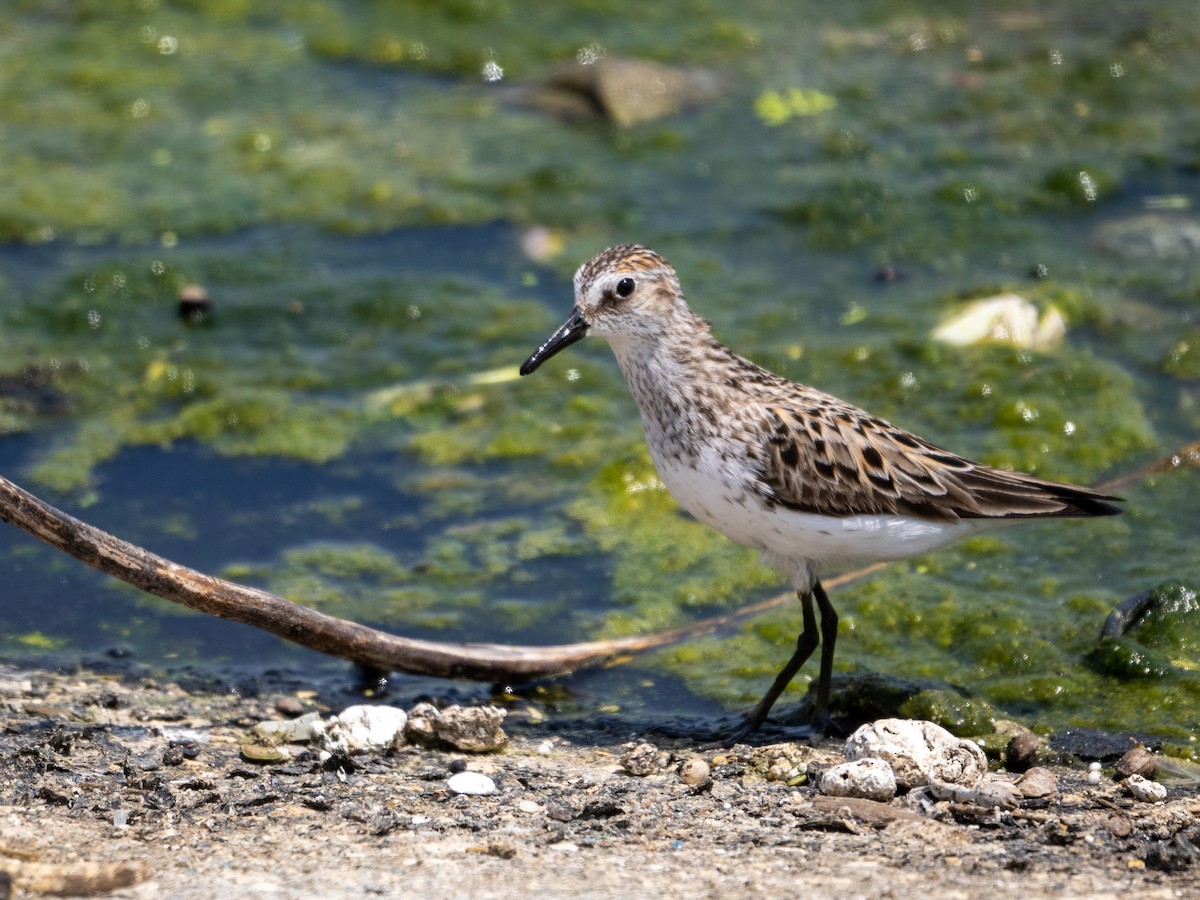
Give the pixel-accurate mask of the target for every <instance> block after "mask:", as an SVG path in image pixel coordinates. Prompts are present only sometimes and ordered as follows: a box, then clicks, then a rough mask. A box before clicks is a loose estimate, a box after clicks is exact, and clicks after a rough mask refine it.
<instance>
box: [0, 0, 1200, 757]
mask: <svg viewBox="0 0 1200 900" xmlns="http://www.w3.org/2000/svg"><path fill="white" fill-rule="evenodd" d="M1197 58H1200V19H1198V18H1197V17H1196V15H1195V5H1194V3H1192V2H1184V0H1178V2H1170V0H1167V2H1160V3H1154V4H1130V3H1118V2H1094V0H1089V2H1061V3H1055V4H1046V3H1032V2H987V3H982V2H980V3H970V2H968V3H934V2H905V3H896V2H882V0H879V2H868V0H847V2H842V3H838V4H826V3H817V2H791V3H786V4H785V3H780V2H766V0H737V2H733V0H729V2H726V0H695V2H663V3H658V4H646V3H632V2H624V0H602V2H594V3H589V4H586V5H583V6H576V5H564V4H549V3H543V4H520V5H519V4H515V3H511V2H490V0H449V2H444V0H440V2H416V0H414V2H400V0H389V2H385V0H377V2H367V0H310V2H305V3H293V2H284V0H274V2H272V0H263V2H254V3H251V2H248V0H215V2H213V0H204V2H199V0H116V2H114V0H103V2H101V0H40V2H35V0H7V2H6V3H5V4H4V9H3V11H0V473H2V474H4V475H5V476H6V477H9V478H11V479H13V480H15V481H16V482H18V483H19V484H22V485H23V486H25V487H27V488H29V489H31V490H33V491H34V492H35V493H38V494H39V495H40V496H43V497H45V498H46V499H48V500H49V501H51V502H53V503H55V504H56V505H58V506H60V507H62V508H64V509H66V510H67V511H69V512H71V513H73V514H75V515H78V516H79V517H81V518H83V519H85V520H87V521H89V522H91V523H93V524H95V525H98V526H99V527H101V528H105V529H107V530H110V531H112V532H113V533H115V534H117V535H119V536H121V537H124V538H126V539H128V540H131V541H133V542H135V543H138V544H141V545H143V546H146V547H147V548H149V549H151V550H153V551H155V552H157V553H160V554H163V555H165V556H167V557H169V558H171V559H173V560H176V561H178V562H181V563H184V564H186V565H190V566H193V567H196V568H199V569H201V570H204V571H206V572H210V573H213V574H219V575H222V576H224V577H228V578H233V579H236V580H238V581H241V582H244V583H247V584H254V585H259V586H262V587H265V588H268V589H270V590H272V591H275V592H277V593H280V594H283V595H284V596H287V597H289V598H291V599H294V600H296V601H298V602H301V603H304V604H307V605H310V606H313V607H316V608H319V609H321V610H323V611H325V612H329V613H332V614H334V615H338V616H342V617H346V618H351V619H355V620H357V621H360V622H364V623H368V624H371V625H376V626H380V627H383V628H387V629H390V630H393V631H396V632H398V633H402V634H405V635H410V636H419V637H428V638H436V639H444V640H454V641H458V640H481V641H494V642H519V643H547V642H570V641H577V640H590V639H596V638H601V637H608V636H618V635H625V634H638V633H646V632H651V631H655V630H659V629H662V628H666V627H671V626H675V625H679V624H683V623H685V622H687V621H690V620H693V619H697V618H701V617H704V616H707V615H713V614H716V613H720V612H724V611H727V610H730V609H734V608H736V607H738V606H740V605H742V604H744V603H746V602H749V601H753V600H760V599H763V598H765V597H769V596H772V595H774V594H776V593H778V592H780V591H781V590H783V587H784V586H783V584H782V582H781V580H780V579H779V578H778V577H777V576H776V575H774V574H773V573H771V572H770V571H768V570H765V569H763V568H762V567H760V566H759V565H758V563H757V562H756V560H755V558H754V555H753V554H751V553H749V552H748V551H745V550H743V549H742V548H740V547H737V546H735V545H733V544H731V543H730V542H729V541H727V540H726V539H724V538H723V537H721V536H720V535H718V534H717V533H716V532H713V531H711V530H709V529H707V528H705V527H703V526H700V525H698V524H696V523H694V522H691V521H690V520H688V519H686V518H685V517H683V516H682V515H681V514H680V513H679V512H678V511H677V508H676V506H675V504H674V503H673V501H672V500H671V499H670V498H669V496H668V495H667V494H665V493H664V492H663V491H662V490H661V488H660V487H659V486H658V485H657V482H656V481H655V478H654V472H653V468H652V466H651V465H650V462H649V459H648V456H647V454H646V450H645V447H644V443H643V440H642V435H641V428H640V425H639V422H638V418H637V413H636V409H635V407H634V405H633V401H632V400H631V399H630V397H629V395H628V391H627V388H626V387H625V384H624V381H623V380H622V378H621V376H620V374H619V372H618V371H617V368H616V365H615V363H614V362H613V360H612V358H611V354H610V353H609V351H608V349H607V347H606V346H605V345H604V344H603V342H601V341H596V342H595V343H592V342H585V343H584V344H582V345H579V346H577V347H576V348H573V349H572V351H570V353H569V354H565V355H563V356H562V357H560V358H558V359H555V360H554V361H553V363H552V364H550V365H548V366H546V367H545V368H544V369H542V370H541V371H539V372H538V374H537V375H536V376H535V377H533V378H529V379H519V380H518V379H517V378H516V366H517V365H518V364H519V363H520V362H521V361H523V360H524V359H525V357H526V356H527V355H528V354H529V352H531V351H532V349H533V348H534V347H535V346H536V345H537V343H539V342H540V341H541V340H543V339H544V338H545V336H546V335H547V334H548V333H549V332H550V330H551V329H552V328H554V327H555V326H556V325H557V324H558V323H559V322H560V321H561V320H562V318H563V317H564V316H565V314H566V312H567V311H568V310H569V308H570V306H571V288H570V275H571V273H572V272H573V271H574V269H575V268H576V267H577V266H578V265H579V264H580V263H581V262H582V261H583V260H585V259H586V258H587V257H589V256H591V255H592V254H593V253H595V252H597V251H598V250H600V249H602V248H604V247H605V246H607V245H609V244H612V243H619V242H632V241H636V242H640V243H644V244H648V245H650V246H652V247H654V248H655V249H657V250H659V251H660V252H662V253H663V254H664V255H666V256H667V258H668V259H670V260H671V261H672V262H673V263H674V265H675V266H676V268H677V269H678V270H679V271H680V274H681V278H682V280H683V285H684V288H685V291H686V292H687V294H688V297H689V300H690V302H691V304H692V306H693V307H694V308H695V309H696V310H697V311H698V312H699V313H700V314H701V315H704V316H705V317H707V318H709V319H711V320H712V322H713V325H714V328H715V331H716V333H717V334H718V336H719V337H720V338H721V339H722V340H724V341H725V342H726V343H728V344H730V345H732V346H733V347H734V348H735V349H736V350H738V351H739V352H741V353H743V354H744V355H746V356H749V357H750V358H752V359H754V360H755V361H757V362H759V363H761V364H763V365H766V366H768V367H770V368H773V369H775V370H776V371H779V372H781V373H783V374H785V375H787V376H788V377H791V378H793V379H796V380H800V381H804V382H807V383H811V384H814V385H817V386H819V387H821V388H822V389H824V390H827V391H830V392H832V393H835V394H838V395H839V396H842V397H845V398H846V399H849V400H851V401H853V402H855V403H858V404H859V405H862V406H865V407H867V408H868V409H870V410H871V411H872V412H875V413H877V414H879V415H882V416H885V417H887V418H889V419H891V420H892V421H894V422H896V423H897V424H900V425H902V426H904V427H906V428H909V429H912V430H915V431H917V432H919V433H921V434H923V435H925V436H926V437H929V438H931V439H933V440H935V441H937V442H938V443H941V444H943V445H946V446H948V447H950V448H952V449H954V450H956V451H959V452H963V453H965V454H967V455H970V456H973V457H976V458H980V459H983V460H985V461H987V462H989V463H993V464H996V465H1002V466H1012V467H1015V468H1020V469H1024V470H1028V471H1033V472H1036V473H1038V474H1041V475H1044V476H1046V477H1052V478H1062V479H1068V480H1074V481H1078V482H1081V483H1090V482H1095V481H1098V480H1101V479H1102V478H1104V477H1109V476H1112V475H1116V474H1119V473H1123V472H1126V471H1130V470H1132V469H1134V468H1136V467H1137V466H1139V465H1140V464H1143V463H1145V462H1147V461H1148V460H1150V459H1153V458H1154V457H1156V456H1160V455H1162V454H1164V453H1169V452H1171V451H1172V450H1173V449H1175V448H1176V447H1178V446H1181V445H1183V444H1185V443H1187V442H1188V441H1191V440H1194V439H1195V438H1196V437H1197V436H1198V435H1200V407H1198V402H1197V401H1198V390H1200V319H1198V317H1197V309H1198V306H1200V264H1198V263H1200V210H1198V209H1197V203H1198V202H1200V66H1197V65H1196V59H1197ZM1010 294H1011V295H1016V297H1015V298H1012V299H1009V300H1005V301H1004V304H1008V305H1007V306H1004V308H1005V309H1006V310H1011V311H1012V312H1011V315H1013V316H1016V317H1017V318H1018V319H1019V318H1020V317H1022V316H1025V317H1028V318H1029V321H1030V323H1033V324H1031V326H1030V328H1029V329H1028V330H1029V333H1028V334H1022V333H1019V332H1021V331H1022V329H1021V328H1018V327H1017V325H1016V324H1014V323H1015V322H1016V321H1017V320H1016V319H1004V320H1002V321H1000V322H997V321H996V320H994V319H986V320H985V321H984V322H983V324H982V325H981V326H980V325H979V324H978V322H977V321H976V320H975V319H974V318H972V317H971V316H972V314H973V308H972V307H971V306H970V303H971V302H972V301H976V300H979V299H982V298H991V297H996V296H1003V295H1010ZM1002 305H1003V304H1002ZM964 313H965V314H967V316H968V318H967V320H966V322H965V323H964V322H963V321H961V320H959V319H958V318H957V317H959V316H960V315H963V314H964ZM986 313H987V310H984V312H983V314H984V315H985V317H986ZM974 314H979V311H978V310H974ZM947 321H949V322H950V323H951V324H950V325H949V326H948V327H947V328H946V329H945V330H944V331H943V332H941V333H937V329H938V327H939V325H941V324H943V323H946V322H947ZM972 328H975V329H976V330H975V331H972V330H971V329H972ZM995 338H1000V340H996V339H995ZM1125 493H1126V495H1127V497H1128V500H1129V503H1128V513H1127V514H1126V515H1124V516H1121V517H1117V518H1112V519H1105V520H1101V521H1094V522H1084V523H1079V522H1053V523H1049V524H1045V525H1037V526H1027V527H1024V528H1022V529H1016V530H1011V531H1008V532H1004V533H1000V534H996V535H991V536H987V537H984V538H979V539H976V540H972V541H968V542H964V543H962V544H960V545H958V546H956V547H954V548H952V549H950V550H947V551H945V552H942V553H939V554H937V555H935V556H929V557H923V558H919V559H916V560H912V561H909V562H906V563H902V564H898V565H894V566H892V567H890V568H889V569H887V570H886V571H884V572H883V573H881V574H879V575H877V576H875V577H873V578H870V579H868V580H865V581H862V582H860V583H858V584H855V585H853V586H852V587H849V588H846V589H844V590H842V591H839V592H837V593H836V594H835V595H834V597H833V600H834V603H835V605H836V606H837V607H838V609H839V611H840V613H841V616H842V639H841V642H840V644H839V657H838V669H839V671H840V672H842V673H870V672H879V673H887V674H889V675H893V676H899V677H903V678H910V679H935V680H941V681H945V682H948V683H950V684H951V685H954V686H955V687H956V688H958V689H960V690H961V691H962V692H963V694H964V695H965V696H969V697H971V698H975V699H976V700H977V701H978V702H979V703H980V704H982V705H983V707H984V708H985V709H987V710H991V711H992V712H994V713H995V714H1003V715H1007V716H1015V717H1019V718H1022V719H1023V720H1024V721H1026V722H1027V723H1029V724H1034V725H1040V726H1044V727H1064V726H1078V725H1089V726H1096V727H1106V728H1121V729H1126V728H1134V729H1140V730H1149V731H1157V732H1160V733H1165V734H1168V735H1173V736H1175V737H1177V738H1180V739H1186V738H1187V736H1188V735H1192V734H1194V732H1195V730H1196V729H1197V728H1198V727H1200V675H1198V673H1197V666H1198V665H1200V624H1197V618H1198V613H1197V602H1196V600H1195V594H1194V588H1195V586H1196V585H1197V584H1200V541H1198V540H1197V538H1198V537H1200V534H1198V531H1200V528H1198V527H1197V524H1198V518H1197V514H1196V509H1197V506H1198V505H1200V476H1198V475H1197V474H1196V473H1195V472H1188V471H1181V472H1175V473H1171V474H1167V475H1161V476H1156V477H1154V478H1150V479H1146V480H1143V481H1140V482H1139V483H1138V484H1137V485H1135V486H1134V487H1132V488H1131V489H1129V490H1127V491H1125ZM1164 584H1166V585H1171V587H1169V588H1168V589H1167V590H1166V592H1165V594H1164V596H1166V597H1167V598H1168V599H1169V602H1167V603H1165V604H1164V605H1163V606H1162V607H1161V608H1160V609H1161V612H1160V613H1158V614H1156V616H1152V617H1151V620H1149V621H1148V622H1147V623H1144V627H1142V628H1139V629H1137V630H1136V631H1135V632H1134V633H1131V635H1130V636H1129V637H1128V638H1127V639H1126V641H1125V642H1123V643H1122V644H1121V645H1120V646H1119V647H1117V648H1115V649H1113V648H1109V649H1110V650H1111V651H1112V652H1107V651H1106V652H1098V651H1097V649H1096V648H1097V636H1098V634H1099V631H1100V628H1101V626H1102V624H1103V622H1104V619H1105V617H1106V616H1107V615H1108V613H1109V612H1110V611H1111V610H1112V609H1113V607H1114V606H1115V605H1116V604H1117V603H1119V602H1120V601H1122V600H1123V599H1124V598H1126V597H1128V596H1130V595H1132V594H1136V593H1139V592H1141V591H1145V590H1149V589H1152V588H1156V587H1158V586H1160V585H1164ZM798 626H799V611H798V609H797V608H796V607H795V606H794V605H785V606H781V607H779V608H778V609H777V610H775V611H774V612H771V613H769V614H766V615H764V616H762V617H760V618H758V619H755V620H754V621H753V622H752V623H750V624H748V625H745V626H742V627H740V628H737V629H735V630H733V632H731V633H728V634H724V635H721V636H717V637H710V638H705V639H703V640H696V641H690V642H687V643H685V644H682V645H680V646H678V647H675V648H672V649H670V650H667V651H662V652H660V653H657V654H654V655H652V656H649V657H647V658H645V659H641V660H638V661H637V662H636V663H634V664H631V665H628V666H624V667H620V668H617V669H613V670H608V671H605V672H600V673H592V674H588V675H581V676H576V677H573V678H569V679H564V680H562V681H561V682H560V685H561V686H562V687H563V688H565V690H566V691H567V693H568V694H569V695H570V696H571V697H573V698H575V700H576V701H577V702H579V703H581V704H583V706H584V707H587V706H589V705H590V706H592V707H596V706H603V707H604V708H606V709H607V710H609V711H610V712H615V713H617V714H628V715H631V716H640V717H644V718H647V719H653V718H655V717H662V716H666V715H671V714H675V713H692V712H696V713H702V714H715V713H717V712H720V711H722V710H738V709H741V708H742V707H744V706H746V705H748V704H749V703H751V702H753V701H754V700H755V699H757V697H758V696H759V694H760V693H761V691H762V690H763V689H764V687H765V685H766V684H767V683H768V682H769V679H770V678H771V676H772V675H773V674H774V672H775V671H776V670H777V668H778V667H779V666H780V665H781V664H782V662H783V661H784V659H786V657H787V656H788V655H789V654H790V651H791V648H792V646H793V645H794V640H795V633H796V630H797V628H798ZM106 655H107V656H111V655H126V656H128V657H130V658H131V659H132V660H133V661H134V662H135V663H136V664H138V665H144V666H147V667H150V668H152V669H163V670H167V671H171V670H181V669H188V670H191V671H200V672H203V671H205V670H206V669H212V668H214V667H218V666H221V667H231V666H232V667H239V666H241V667H246V668H247V669H254V668H255V667H258V668H262V667H275V668H280V669H304V670H306V671H308V672H311V673H320V672H336V671H339V670H341V669H344V664H342V663H339V662H337V661H334V660H327V659H325V658H323V657H320V656H318V655H317V654H314V653H311V652H309V651H305V650H301V649H298V648H296V647H292V646H290V645H287V644H285V643H284V642H282V641H280V640H278V639H276V638H274V637H271V636H269V635H264V634H261V633H258V632H256V631H254V630H253V629H250V628H248V627H245V626H238V625H232V624H229V623H226V622H221V621H217V620H214V619H209V618H206V617H201V616H198V615H194V614H191V613H189V612H187V611H186V610H183V609H181V608H178V607H175V606H172V605H171V604H168V603H165V602H163V601H160V600H157V599H155V598H152V597H149V596H146V595H142V594H140V593H138V592H137V591H135V590H133V589H132V588H129V587H127V586H124V585H122V584H119V583H116V582H114V581H113V580H111V579H108V578H106V577H104V576H101V575H99V574H97V573H94V572H92V571H90V570H89V569H86V568H85V567H84V566H83V565H81V564H80V563H78V562H76V561H74V560H71V559H69V558H67V557H65V556H62V555H60V554H58V553H56V552H55V551H52V550H50V549H48V548H46V547H44V546H42V545H40V544H39V543H38V542H37V541H35V540H34V539H33V538H31V537H28V536H27V535H25V534H23V533H20V532H17V531H15V530H13V529H10V528H7V527H5V528H4V529H3V530H0V656H2V657H3V658H5V659H8V660H17V661H36V662H40V663H43V664H47V663H48V664H51V665H60V666H73V665H78V664H81V663H82V664H92V662H94V661H95V660H103V659H105V658H106ZM807 674H811V673H807ZM805 687H806V685H805V683H804V679H803V678H802V679H799V680H798V683H797V684H796V685H794V686H793V689H792V691H791V692H790V694H789V696H790V698H791V699H793V700H794V699H796V698H798V697H799V696H801V694H802V692H803V691H804V689H805ZM480 690H486V688H480Z"/></svg>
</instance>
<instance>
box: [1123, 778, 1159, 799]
mask: <svg viewBox="0 0 1200 900" xmlns="http://www.w3.org/2000/svg"><path fill="white" fill-rule="evenodd" d="M1123 784H1124V785H1125V790H1127V791H1129V793H1130V794H1132V795H1133V797H1134V799H1135V800H1141V801H1142V802H1143V803H1158V802H1160V801H1162V800H1166V799H1167V789H1166V788H1165V787H1163V786H1162V785H1161V784H1159V783H1158V782H1157V781H1151V780H1150V779H1148V778H1144V777H1142V776H1141V775H1130V776H1129V777H1128V778H1126V779H1125V781H1124V782H1123Z"/></svg>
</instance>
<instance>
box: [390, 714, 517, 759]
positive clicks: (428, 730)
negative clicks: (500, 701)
mask: <svg viewBox="0 0 1200 900" xmlns="http://www.w3.org/2000/svg"><path fill="white" fill-rule="evenodd" d="M507 715H508V712H507V711H506V710H503V709H501V708H500V707H498V706H470V707H463V706H457V705H456V706H447V707H446V708H445V709H438V708H437V707H436V706H434V705H433V704H432V703H418V704H417V705H416V706H414V707H413V708H412V709H411V710H410V711H409V717H408V725H407V728H406V730H405V735H406V737H407V738H408V739H409V740H410V741H413V742H414V743H423V742H428V741H430V740H437V741H441V742H442V743H446V744H449V745H450V746H452V747H455V748H457V749H459V750H466V751H468V752H471V753H485V752H488V751H490V750H496V749H499V748H500V747H503V746H504V745H505V744H506V743H508V735H507V734H505V733H504V729H503V728H501V727H500V723H501V722H503V721H504V717H505V716H507Z"/></svg>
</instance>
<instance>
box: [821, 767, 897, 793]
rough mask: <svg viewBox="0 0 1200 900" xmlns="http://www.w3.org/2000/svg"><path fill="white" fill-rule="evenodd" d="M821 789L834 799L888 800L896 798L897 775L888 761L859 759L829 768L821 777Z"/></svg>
mask: <svg viewBox="0 0 1200 900" xmlns="http://www.w3.org/2000/svg"><path fill="white" fill-rule="evenodd" d="M820 790H821V793H822V794H828V795H829V796H831V797H865V798H866V799H868V800H880V801H887V800H891V799H892V797H894V796H896V773H895V772H894V771H893V770H892V767H891V766H890V765H889V764H888V763H887V761H886V760H882V759H878V758H875V757H864V758H862V759H855V760H851V761H849V762H844V763H840V764H838V765H836V766H831V767H830V768H828V769H826V770H825V772H824V773H823V774H822V775H821V782H820Z"/></svg>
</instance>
